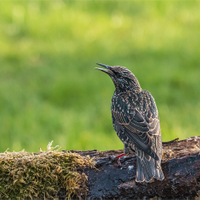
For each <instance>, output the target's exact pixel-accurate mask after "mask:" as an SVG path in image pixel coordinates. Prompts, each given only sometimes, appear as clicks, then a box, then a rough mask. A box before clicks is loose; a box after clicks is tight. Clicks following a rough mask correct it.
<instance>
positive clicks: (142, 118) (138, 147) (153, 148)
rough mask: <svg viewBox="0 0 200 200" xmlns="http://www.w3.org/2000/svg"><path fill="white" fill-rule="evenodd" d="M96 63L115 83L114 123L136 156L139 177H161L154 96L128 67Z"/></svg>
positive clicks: (127, 148)
mask: <svg viewBox="0 0 200 200" xmlns="http://www.w3.org/2000/svg"><path fill="white" fill-rule="evenodd" d="M97 64H98V65H100V66H102V67H104V68H105V69H104V68H97V67H96V69H98V70H101V71H103V72H105V73H106V74H108V75H109V76H110V77H111V79H112V81H113V83H114V85H115V92H114V95H113V97H112V101H111V112H112V122H113V127H114V129H115V131H116V133H117V135H118V137H119V138H120V140H121V141H122V142H123V144H124V152H125V154H133V153H135V155H136V156H137V170H136V181H137V182H149V181H151V180H152V179H153V178H155V179H158V180H160V181H162V180H163V179H164V174H163V172H162V168H161V159H162V140H161V131H160V121H159V117H158V110H157V107H156V103H155V101H154V98H153V96H152V95H151V94H150V92H148V91H145V90H142V88H141V87H140V84H139V82H138V80H137V78H136V77H135V75H134V74H133V73H132V72H131V71H130V70H128V69H127V68H125V67H121V66H108V65H104V64H99V63H97ZM125 154H123V155H125ZM119 157H120V156H119Z"/></svg>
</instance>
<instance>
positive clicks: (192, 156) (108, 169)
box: [71, 136, 200, 199]
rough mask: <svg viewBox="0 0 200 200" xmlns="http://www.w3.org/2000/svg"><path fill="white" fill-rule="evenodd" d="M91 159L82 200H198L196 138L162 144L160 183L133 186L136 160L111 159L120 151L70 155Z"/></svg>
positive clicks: (132, 157)
mask: <svg viewBox="0 0 200 200" xmlns="http://www.w3.org/2000/svg"><path fill="white" fill-rule="evenodd" d="M71 152H74V153H78V154H80V155H82V156H87V155H89V156H91V157H94V160H95V161H96V169H88V170H85V171H84V173H86V174H87V176H88V196H87V197H83V198H86V199H141V198H143V199H149V198H154V199H158V197H159V199H200V198H199V197H198V194H199V190H200V154H199V152H200V137H199V136H198V137H197V136H196V137H191V138H188V139H186V140H181V141H179V140H178V139H175V140H173V141H170V142H164V143H163V159H162V169H163V172H164V175H165V179H164V180H163V181H158V180H153V181H152V182H151V183H137V182H135V174H136V157H135V155H129V156H125V157H122V158H121V159H120V161H121V166H119V165H118V163H117V162H116V161H115V160H114V159H113V157H114V156H116V155H118V154H121V153H123V150H111V151H97V150H92V151H75V150H73V151H71Z"/></svg>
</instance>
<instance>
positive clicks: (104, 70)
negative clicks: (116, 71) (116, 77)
mask: <svg viewBox="0 0 200 200" xmlns="http://www.w3.org/2000/svg"><path fill="white" fill-rule="evenodd" d="M96 64H97V65H100V66H102V67H104V68H105V69H102V68H99V67H95V69H98V70H100V71H102V72H105V73H106V74H108V75H109V76H111V75H113V72H112V70H111V67H110V66H109V65H104V64H101V63H96Z"/></svg>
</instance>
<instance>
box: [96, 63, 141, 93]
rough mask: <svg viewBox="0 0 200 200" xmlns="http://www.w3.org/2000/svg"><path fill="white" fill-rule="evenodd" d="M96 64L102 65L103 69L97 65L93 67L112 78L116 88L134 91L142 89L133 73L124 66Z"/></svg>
mask: <svg viewBox="0 0 200 200" xmlns="http://www.w3.org/2000/svg"><path fill="white" fill-rule="evenodd" d="M97 65H100V66H102V67H104V69H103V68H98V67H95V69H98V70H100V71H102V72H105V73H106V74H108V75H109V76H110V77H111V79H112V80H113V83H114V85H115V88H116V90H119V91H127V90H133V91H135V92H140V91H141V90H142V89H141V87H140V84H139V82H138V80H137V78H136V77H135V75H134V74H133V73H132V72H131V71H130V70H128V69H127V68H126V67H121V66H109V65H104V64H100V63H97Z"/></svg>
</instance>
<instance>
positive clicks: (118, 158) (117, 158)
mask: <svg viewBox="0 0 200 200" xmlns="http://www.w3.org/2000/svg"><path fill="white" fill-rule="evenodd" d="M125 155H126V154H125V153H122V154H119V155H118V156H116V157H115V159H116V160H117V163H118V165H119V166H121V165H122V164H121V162H120V158H121V157H123V156H125Z"/></svg>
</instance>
